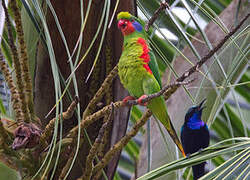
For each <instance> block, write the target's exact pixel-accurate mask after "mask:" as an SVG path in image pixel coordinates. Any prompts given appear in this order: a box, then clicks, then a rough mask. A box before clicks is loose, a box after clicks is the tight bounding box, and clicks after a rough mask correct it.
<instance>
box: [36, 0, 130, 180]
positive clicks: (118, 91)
mask: <svg viewBox="0 0 250 180" xmlns="http://www.w3.org/2000/svg"><path fill="white" fill-rule="evenodd" d="M83 2H84V12H86V9H87V5H88V1H83ZM51 3H52V5H53V7H54V9H55V12H56V14H57V16H58V19H59V22H60V23H61V26H62V30H63V32H64V35H65V37H66V40H67V43H68V45H69V49H70V52H71V53H72V51H73V49H74V45H75V44H76V42H77V40H78V36H79V32H80V21H81V19H80V17H81V16H80V2H79V1H74V2H72V1H70V0H66V1H64V2H63V3H59V1H56V0H52V1H51ZM115 3H116V1H114V0H112V1H111V9H110V14H112V13H113V9H114V6H115ZM103 4H104V1H100V0H94V1H93V2H92V6H91V10H90V14H89V19H88V21H87V25H86V28H85V30H84V33H83V46H82V49H81V55H80V57H82V55H83V54H84V53H85V51H86V50H87V48H88V47H89V44H90V42H91V40H92V38H93V36H94V34H95V32H96V30H97V27H98V25H99V24H98V23H99V20H100V17H101V12H102V7H103ZM132 9H133V1H121V2H120V4H119V8H118V11H120V10H123V11H124V10H127V11H130V10H132ZM97 12H98V13H97ZM47 23H48V26H49V31H50V36H51V38H52V43H53V47H54V51H55V56H56V62H57V64H58V67H59V69H60V70H61V73H62V74H63V76H64V78H67V77H68V76H69V75H70V73H71V72H70V66H69V63H68V62H67V60H68V57H67V53H66V49H65V47H64V44H63V41H62V40H61V37H60V34H59V32H58V30H57V27H56V23H55V21H54V19H53V16H52V14H51V13H50V12H49V11H48V14H47ZM107 34H108V36H109V38H108V39H107V36H106V39H105V43H104V45H103V49H102V52H101V54H100V57H99V59H98V63H97V65H96V66H97V68H96V70H94V72H93V74H92V76H91V77H90V79H89V80H88V82H87V83H85V80H86V77H87V75H88V73H89V72H90V68H91V66H92V64H93V62H94V58H95V55H96V53H97V49H98V46H99V42H100V37H98V40H97V41H96V43H95V45H94V47H93V48H92V49H91V52H90V53H89V55H88V56H87V58H86V59H85V60H84V62H83V63H82V64H81V66H80V67H79V68H78V70H77V71H76V77H77V82H78V90H79V98H80V106H81V111H83V110H84V109H85V108H86V106H87V104H88V102H89V100H90V99H91V97H92V96H93V95H94V93H95V92H96V90H98V87H99V86H100V84H101V83H102V81H103V80H104V78H105V74H106V71H107V70H106V69H105V63H106V59H105V58H106V57H105V53H104V50H105V48H109V47H107V46H108V45H110V46H111V47H110V48H111V50H112V56H111V57H112V63H111V64H112V66H114V65H115V64H116V63H117V61H118V59H119V57H120V53H121V47H122V36H121V33H120V32H119V31H118V29H117V26H116V16H115V18H114V20H113V24H112V26H111V28H110V29H108V32H107ZM108 41H110V42H108ZM36 68H37V69H36V77H35V111H36V114H37V116H38V117H39V118H40V119H41V120H42V124H43V126H45V125H46V124H47V123H48V121H49V120H50V119H51V118H53V117H54V113H52V114H51V115H50V116H49V117H48V118H47V119H44V117H45V115H46V114H47V113H48V112H49V111H50V110H51V108H52V107H53V105H54V104H55V92H54V81H53V77H52V70H51V65H50V60H49V56H48V53H47V50H46V49H45V48H44V47H43V45H42V43H40V44H39V48H38V55H37V67H36ZM98 68H99V71H98ZM70 92H71V95H72V96H74V89H73V85H71V87H70ZM113 93H114V99H113V101H117V100H121V99H122V98H123V97H125V96H126V95H127V92H126V91H125V90H124V89H123V87H122V86H121V84H120V82H119V80H118V79H117V80H116V81H115V82H114V83H113ZM63 103H64V108H67V106H68V105H69V103H70V101H69V100H68V97H67V96H65V97H64V98H63ZM104 103H105V102H104ZM128 112H129V109H125V108H124V109H123V111H119V112H118V111H117V112H115V118H114V121H113V130H112V135H110V136H111V137H112V138H111V139H109V140H110V142H109V144H111V145H113V144H114V143H115V142H117V141H118V140H119V139H120V138H121V137H122V136H123V135H124V134H125V132H126V128H127V121H128ZM81 114H82V112H81ZM76 124H77V119H76V117H73V118H71V119H70V120H67V123H64V125H63V130H64V132H66V131H68V130H69V129H70V128H71V127H73V126H75V125H76ZM100 127H101V121H98V122H97V123H95V124H93V125H91V126H90V127H89V128H88V129H87V131H88V134H89V135H90V138H91V140H92V142H93V141H94V139H95V137H96V136H97V133H98V131H99V128H100ZM86 143H87V141H85V143H84V145H83V147H81V150H80V153H79V157H78V158H77V159H78V160H77V162H76V163H75V165H74V168H73V170H72V172H71V174H70V177H69V179H76V178H77V177H79V176H80V175H81V174H82V169H83V166H84V165H85V164H84V162H85V159H86V156H87V155H88V151H89V145H87V144H86ZM118 159H119V155H117V156H115V157H114V158H113V160H112V161H111V163H110V165H109V166H108V169H107V175H108V177H109V178H110V179H111V178H112V177H113V175H114V172H115V169H116V166H117V162H118Z"/></svg>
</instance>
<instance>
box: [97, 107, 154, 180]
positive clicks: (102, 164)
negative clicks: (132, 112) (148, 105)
mask: <svg viewBox="0 0 250 180" xmlns="http://www.w3.org/2000/svg"><path fill="white" fill-rule="evenodd" d="M151 115H152V112H151V111H150V110H147V111H146V112H145V113H144V115H143V116H142V117H141V118H140V119H139V120H138V121H137V122H136V124H135V125H134V126H133V128H132V130H131V131H130V132H128V133H127V134H126V135H125V136H124V137H123V138H122V139H121V140H120V141H118V142H117V143H116V144H115V145H114V146H113V147H112V148H111V149H110V150H109V151H108V152H107V153H106V154H105V156H104V157H103V159H102V160H101V161H100V162H99V163H98V164H97V165H96V166H95V167H94V170H93V174H96V173H97V172H98V171H100V170H102V169H103V168H104V167H105V166H106V165H107V164H108V162H109V161H110V159H112V157H113V156H114V155H115V154H116V153H117V152H119V151H120V150H121V149H122V148H123V147H124V146H125V145H126V144H127V143H128V142H129V141H130V139H131V138H132V137H134V136H135V135H136V134H137V132H138V131H139V129H140V128H141V127H142V126H143V125H144V124H145V123H146V122H147V120H148V118H149V117H150V116H151ZM93 179H98V177H94V178H93Z"/></svg>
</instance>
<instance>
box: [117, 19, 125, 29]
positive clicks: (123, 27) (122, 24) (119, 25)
mask: <svg viewBox="0 0 250 180" xmlns="http://www.w3.org/2000/svg"><path fill="white" fill-rule="evenodd" d="M117 25H118V28H119V29H125V28H126V26H127V21H126V20H124V19H120V20H119V21H118V24H117Z"/></svg>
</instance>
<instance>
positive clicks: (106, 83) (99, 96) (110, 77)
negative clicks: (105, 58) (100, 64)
mask: <svg viewBox="0 0 250 180" xmlns="http://www.w3.org/2000/svg"><path fill="white" fill-rule="evenodd" d="M117 73H118V66H115V67H114V68H113V70H112V71H111V72H110V73H109V75H108V76H107V77H106V79H105V80H104V82H103V83H102V85H101V87H100V88H99V90H98V91H97V92H96V94H95V95H94V97H93V98H92V99H91V101H90V102H89V104H88V106H87V108H86V109H85V111H84V113H83V119H85V118H86V117H87V116H88V115H90V113H91V111H92V108H93V106H94V105H95V104H96V103H97V102H99V101H100V100H101V99H102V97H103V95H104V94H105V92H107V91H108V90H109V88H110V86H111V84H112V81H113V79H114V78H115V76H116V75H117Z"/></svg>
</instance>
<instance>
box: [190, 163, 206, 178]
mask: <svg viewBox="0 0 250 180" xmlns="http://www.w3.org/2000/svg"><path fill="white" fill-rule="evenodd" d="M205 164H206V162H204V163H201V164H197V165H195V166H192V169H193V176H194V180H197V179H198V178H200V177H201V176H203V175H204V174H205Z"/></svg>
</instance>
